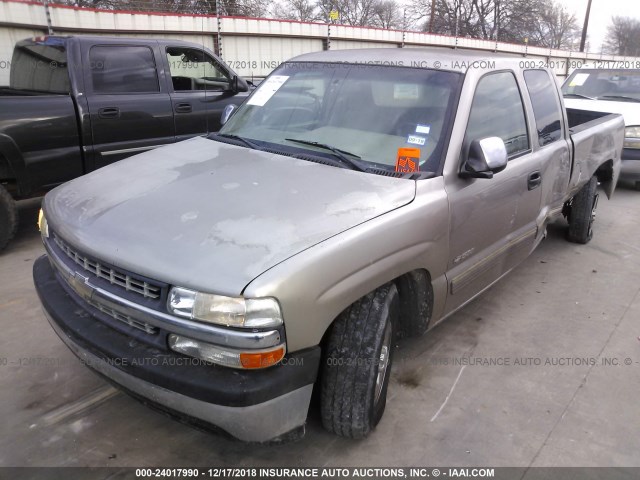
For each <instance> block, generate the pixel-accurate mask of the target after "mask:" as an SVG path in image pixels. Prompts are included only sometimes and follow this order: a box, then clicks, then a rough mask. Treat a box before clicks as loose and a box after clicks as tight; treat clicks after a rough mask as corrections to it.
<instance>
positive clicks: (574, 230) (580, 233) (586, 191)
mask: <svg viewBox="0 0 640 480" xmlns="http://www.w3.org/2000/svg"><path fill="white" fill-rule="evenodd" d="M597 189H598V180H597V179H596V177H595V176H594V177H591V179H590V180H589V181H588V182H587V184H586V185H584V186H583V187H582V188H581V189H580V191H579V192H578V193H576V195H575V197H573V201H572V203H571V211H570V212H569V231H568V232H567V240H569V241H570V242H574V243H582V244H584V243H589V241H590V240H591V238H593V221H594V220H595V218H596V207H597V206H598V194H597Z"/></svg>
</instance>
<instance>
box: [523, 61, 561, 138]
mask: <svg viewBox="0 0 640 480" xmlns="http://www.w3.org/2000/svg"><path fill="white" fill-rule="evenodd" d="M524 81H525V83H526V84H527V90H528V91H529V97H531V103H532V104H533V115H534V116H535V118H536V130H537V131H538V142H539V143H540V146H541V147H543V146H545V145H547V144H549V143H552V142H555V141H556V140H559V139H560V138H562V115H561V114H560V102H559V101H558V94H557V93H556V89H555V88H554V85H553V84H552V83H551V79H550V78H549V74H548V73H547V72H546V71H544V70H527V71H525V72H524Z"/></svg>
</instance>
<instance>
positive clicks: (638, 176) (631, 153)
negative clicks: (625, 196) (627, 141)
mask: <svg viewBox="0 0 640 480" xmlns="http://www.w3.org/2000/svg"><path fill="white" fill-rule="evenodd" d="M620 177H621V178H626V179H627V180H636V181H637V180H640V150H638V149H632V148H625V149H624V150H623V151H622V166H621V168H620Z"/></svg>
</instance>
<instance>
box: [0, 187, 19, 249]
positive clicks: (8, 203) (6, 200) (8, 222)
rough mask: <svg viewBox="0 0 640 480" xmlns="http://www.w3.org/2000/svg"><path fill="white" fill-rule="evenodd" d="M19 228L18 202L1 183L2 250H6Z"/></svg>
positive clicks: (0, 241)
mask: <svg viewBox="0 0 640 480" xmlns="http://www.w3.org/2000/svg"><path fill="white" fill-rule="evenodd" d="M17 229H18V209H17V207H16V202H15V201H14V200H13V198H12V197H11V194H9V192H7V189H6V188H4V187H3V186H2V185H0V251H2V250H4V248H5V247H6V246H7V244H8V243H9V241H10V240H11V239H12V238H13V237H14V235H15V234H16V231H17Z"/></svg>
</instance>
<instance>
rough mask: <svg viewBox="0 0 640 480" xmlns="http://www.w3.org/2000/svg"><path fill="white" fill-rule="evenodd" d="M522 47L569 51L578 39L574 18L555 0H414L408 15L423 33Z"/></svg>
mask: <svg viewBox="0 0 640 480" xmlns="http://www.w3.org/2000/svg"><path fill="white" fill-rule="evenodd" d="M432 4H433V5H434V6H435V8H434V12H433V14H434V15H433V22H432V25H433V33H441V34H447V35H458V36H461V37H472V38H481V39H486V40H501V41H506V42H514V43H523V42H525V39H526V41H528V42H529V44H531V45H538V46H544V47H549V48H570V47H572V46H573V44H574V42H575V40H576V37H577V35H578V27H577V22H576V19H575V16H574V15H571V14H569V13H568V11H567V10H566V9H565V8H563V7H562V6H561V5H559V4H558V3H556V0H542V1H540V0H436V1H435V2H432V0H414V1H413V3H412V4H411V5H410V6H409V9H408V12H409V14H410V16H411V18H412V20H413V21H414V22H417V23H418V24H419V25H422V29H423V30H425V31H426V30H428V29H429V28H430V27H431V22H429V20H430V19H431V13H432V12H431V6H432Z"/></svg>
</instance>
